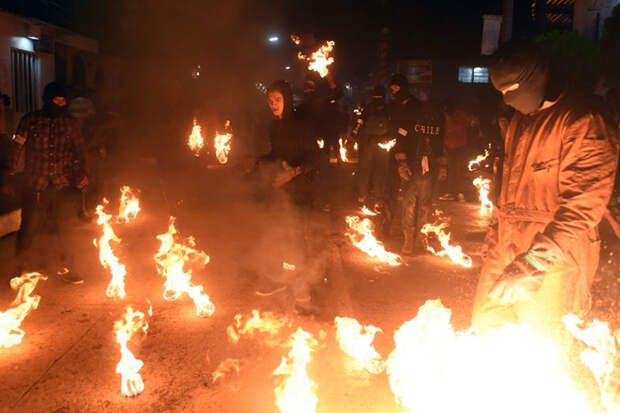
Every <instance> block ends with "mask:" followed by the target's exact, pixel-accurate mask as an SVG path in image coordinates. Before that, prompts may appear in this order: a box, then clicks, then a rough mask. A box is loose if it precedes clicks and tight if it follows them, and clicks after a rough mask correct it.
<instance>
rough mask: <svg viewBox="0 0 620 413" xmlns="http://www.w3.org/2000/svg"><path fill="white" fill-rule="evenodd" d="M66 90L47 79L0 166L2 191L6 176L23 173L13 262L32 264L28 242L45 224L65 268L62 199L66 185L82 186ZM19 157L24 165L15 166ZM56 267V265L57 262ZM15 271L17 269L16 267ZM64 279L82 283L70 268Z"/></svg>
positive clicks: (80, 153) (76, 131)
mask: <svg viewBox="0 0 620 413" xmlns="http://www.w3.org/2000/svg"><path fill="white" fill-rule="evenodd" d="M66 107H67V94H66V89H65V88H64V86H63V85H61V84H59V83H55V82H52V83H49V84H48V85H47V86H45V89H44V93H43V109H42V110H38V111H34V112H30V113H27V114H26V115H24V117H22V118H21V120H20V122H19V125H18V126H17V129H16V131H15V135H13V139H12V146H11V148H10V149H9V156H8V158H9V162H8V167H7V169H6V170H5V171H4V180H3V192H6V190H7V189H6V187H7V184H9V186H10V181H11V177H12V176H13V175H16V174H17V173H18V172H22V175H23V182H24V185H23V192H22V224H21V228H20V230H19V233H18V235H17V243H16V256H17V261H18V267H20V269H21V268H23V267H24V266H25V265H28V266H29V267H30V268H36V265H37V264H40V263H35V262H34V260H35V258H38V257H40V256H41V254H37V255H36V256H35V255H34V254H32V244H33V241H34V239H35V238H37V237H38V236H39V235H40V232H41V230H42V226H43V224H47V226H48V227H50V228H51V229H52V230H53V232H54V233H55V235H56V236H57V237H58V242H57V243H53V244H48V245H54V246H57V247H58V248H60V249H61V251H58V252H59V256H60V260H61V261H63V262H61V263H60V264H61V266H64V267H67V268H71V262H69V261H70V254H69V253H68V246H67V245H65V242H64V239H65V235H66V234H62V235H61V234H60V229H61V227H62V226H63V224H64V222H65V219H64V218H63V219H61V216H60V215H61V209H63V208H61V207H62V206H63V205H64V203H65V200H66V199H67V196H66V195H67V194H66V190H67V189H69V188H70V187H71V186H75V187H77V188H78V189H80V190H83V189H84V188H85V187H86V186H87V185H88V179H87V177H86V151H85V146H84V141H83V139H82V134H81V132H80V128H79V125H78V124H77V122H76V120H75V119H73V118H71V117H70V116H69V114H68V113H67V110H66ZM22 155H23V156H24V169H23V171H19V165H20V159H21V158H22ZM61 268H62V267H61ZM18 270H19V269H18ZM63 278H64V279H65V280H66V281H69V282H72V283H80V282H83V280H82V279H81V278H79V277H78V276H76V275H75V273H74V272H71V273H67V274H64V277H63Z"/></svg>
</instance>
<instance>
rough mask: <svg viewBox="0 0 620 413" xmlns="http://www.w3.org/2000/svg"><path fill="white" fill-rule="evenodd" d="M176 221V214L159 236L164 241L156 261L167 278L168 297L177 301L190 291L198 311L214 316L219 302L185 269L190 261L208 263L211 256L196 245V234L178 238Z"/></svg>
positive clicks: (200, 314)
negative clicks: (216, 303) (196, 247)
mask: <svg viewBox="0 0 620 413" xmlns="http://www.w3.org/2000/svg"><path fill="white" fill-rule="evenodd" d="M174 221H175V218H174V217H170V223H169V225H168V232H166V233H165V234H160V235H158V236H157V239H158V240H160V241H161V246H160V247H159V251H158V252H157V254H155V263H156V265H157V271H158V272H159V273H160V274H161V275H162V276H163V277H164V278H165V279H166V281H165V283H164V288H165V290H164V299H166V300H168V301H174V300H177V299H178V298H179V297H180V296H181V295H182V294H183V293H186V294H187V295H189V296H190V298H191V299H192V300H193V301H194V305H195V306H196V315H198V316H199V317H210V316H211V315H213V312H214V311H215V306H214V305H213V303H212V302H211V299H210V298H209V296H208V295H206V294H205V293H204V291H203V290H204V289H203V287H202V285H194V284H193V283H192V282H191V279H192V270H191V269H188V270H185V264H186V263H187V262H191V263H197V264H199V265H206V264H208V263H209V256H208V255H207V254H205V253H204V252H202V251H198V250H197V249H195V248H194V247H195V246H196V241H195V240H194V238H192V237H189V238H187V239H186V240H185V241H183V242H181V243H179V242H177V241H176V238H177V230H176V228H175V227H174Z"/></svg>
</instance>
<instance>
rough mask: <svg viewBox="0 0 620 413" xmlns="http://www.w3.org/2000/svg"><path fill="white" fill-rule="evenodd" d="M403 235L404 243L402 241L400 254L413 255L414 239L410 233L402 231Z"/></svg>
mask: <svg viewBox="0 0 620 413" xmlns="http://www.w3.org/2000/svg"><path fill="white" fill-rule="evenodd" d="M403 235H404V241H403V247H402V249H401V252H402V253H403V254H406V255H408V254H411V253H413V248H414V244H415V237H414V236H413V234H412V233H411V231H404V232H403Z"/></svg>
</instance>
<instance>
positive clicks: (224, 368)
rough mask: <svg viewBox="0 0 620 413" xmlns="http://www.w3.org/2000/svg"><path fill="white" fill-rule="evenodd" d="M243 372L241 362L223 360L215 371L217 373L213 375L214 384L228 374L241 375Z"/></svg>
mask: <svg viewBox="0 0 620 413" xmlns="http://www.w3.org/2000/svg"><path fill="white" fill-rule="evenodd" d="M240 370H241V362H240V361H239V360H237V359H226V360H223V361H222V362H221V363H220V364H219V365H218V366H217V368H216V369H215V371H214V372H213V373H212V374H211V377H212V379H213V383H215V382H216V381H218V380H219V379H221V378H222V377H225V376H226V375H227V374H229V373H231V372H235V373H239V371H240Z"/></svg>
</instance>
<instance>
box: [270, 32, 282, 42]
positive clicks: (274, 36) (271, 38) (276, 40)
mask: <svg viewBox="0 0 620 413" xmlns="http://www.w3.org/2000/svg"><path fill="white" fill-rule="evenodd" d="M268 40H269V43H278V42H279V41H280V38H279V37H278V36H277V35H275V34H272V35H271V36H269V39H268Z"/></svg>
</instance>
